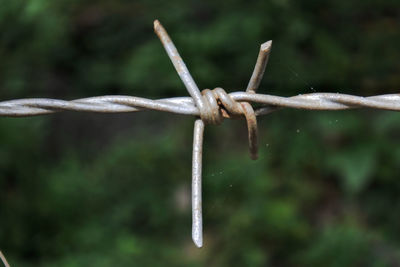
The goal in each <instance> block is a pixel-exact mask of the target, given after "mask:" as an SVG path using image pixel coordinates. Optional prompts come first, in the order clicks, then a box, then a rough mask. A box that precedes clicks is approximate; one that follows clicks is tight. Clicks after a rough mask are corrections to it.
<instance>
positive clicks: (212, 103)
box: [0, 20, 400, 247]
mask: <svg viewBox="0 0 400 267" xmlns="http://www.w3.org/2000/svg"><path fill="white" fill-rule="evenodd" d="M154 30H155V32H156V34H157V35H158V37H159V38H160V40H161V43H162V44H163V46H164V48H165V50H166V52H167V54H168V56H169V58H170V60H171V61H172V63H173V65H174V67H175V69H176V71H177V72H178V75H179V76H180V78H181V80H182V82H183V83H184V85H185V87H186V89H187V91H188V92H189V94H190V97H174V98H164V99H156V100H152V99H146V98H142V97H135V96H121V95H110V96H97V97H89V98H82V99H76V100H71V101H66V100H59V99H47V98H30V99H17V100H9V101H2V102H0V116H8V117H26V116H36V115H44V114H51V113H55V112H60V111H80V112H100V113H122V112H138V111H146V110H156V111H162V112H170V113H176V114H182V115H191V116H196V117H200V118H198V119H196V121H195V126H194V138H193V159H192V238H193V241H194V243H195V244H196V246H198V247H202V245H203V226H202V224H203V222H202V205H201V203H202V199H201V198H202V190H201V181H202V178H201V175H202V173H201V172H202V147H203V133H204V128H205V124H220V123H221V122H222V120H223V119H224V118H245V119H246V122H247V127H248V133H249V134H248V135H249V137H248V138H249V150H250V156H251V158H252V159H257V121H256V116H261V115H266V114H269V113H271V112H273V111H276V110H278V109H281V108H294V109H307V110H345V109H354V108H374V109H383V110H394V111H400V94H387V95H378V96H369V97H362V96H354V95H347V94H339V93H312V94H299V95H296V96H291V97H282V96H275V95H267V94H257V93H256V91H257V88H258V87H259V85H260V82H261V80H262V77H263V75H264V72H265V68H266V65H267V63H268V58H269V54H270V52H271V46H272V41H268V42H265V43H264V44H262V45H261V47H260V51H259V54H258V58H257V61H256V65H255V67H254V71H253V74H252V76H251V78H250V81H249V84H248V86H247V88H246V91H245V92H233V93H229V94H228V93H227V92H225V90H224V89H222V88H215V89H213V90H209V89H205V90H203V91H201V92H200V90H199V88H198V87H197V85H196V83H195V81H194V80H193V78H192V76H191V75H190V72H189V70H188V69H187V67H186V65H185V63H184V61H183V60H182V58H181V57H180V55H179V53H178V51H177V49H176V47H175V45H174V44H173V42H172V40H171V39H170V37H169V36H168V34H167V32H166V30H165V29H164V28H163V26H162V25H161V23H160V22H159V21H158V20H156V21H154ZM250 103H253V104H257V105H258V107H257V108H256V109H255V110H254V109H253V107H252V105H251V104H250Z"/></svg>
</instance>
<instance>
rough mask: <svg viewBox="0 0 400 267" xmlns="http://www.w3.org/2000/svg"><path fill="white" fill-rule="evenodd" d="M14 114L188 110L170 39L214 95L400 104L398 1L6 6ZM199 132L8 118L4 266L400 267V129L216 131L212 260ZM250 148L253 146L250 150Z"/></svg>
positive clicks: (344, 119) (275, 121)
mask: <svg viewBox="0 0 400 267" xmlns="http://www.w3.org/2000/svg"><path fill="white" fill-rule="evenodd" d="M0 3H1V8H0V58H1V60H2V64H0V99H2V100H5V99H16V98H27V97H50V98H52V97H53V98H63V99H74V98H78V97H88V96H94V95H103V94H127V95H136V96H145V97H151V98H161V97H171V96H182V95H186V94H187V93H186V91H185V89H184V86H183V85H182V83H181V81H180V80H179V79H178V76H177V74H176V73H175V71H174V70H173V67H172V64H171V63H170V62H169V60H168V58H167V56H166V54H165V52H164V50H163V48H162V46H161V44H160V42H159V41H158V39H157V37H156V36H155V35H154V33H153V31H152V21H153V20H154V19H156V18H158V19H160V21H161V22H162V23H163V24H164V26H165V27H166V28H167V30H168V31H169V33H170V35H171V37H172V39H173V40H174V41H175V42H176V45H177V47H178V49H179V50H180V51H181V54H182V56H183V58H184V59H185V61H186V63H187V65H188V67H189V68H190V70H191V72H192V75H193V77H194V78H195V80H196V82H197V83H198V85H199V86H200V87H201V88H214V87H216V86H222V87H224V88H226V89H227V90H228V91H234V90H243V88H245V86H246V83H247V82H248V79H249V77H250V74H251V72H252V68H253V64H254V63H255V59H256V55H257V53H258V46H259V44H261V43H262V42H264V41H267V40H269V39H273V40H274V44H273V49H272V54H271V57H270V62H269V65H268V68H267V72H266V77H265V79H264V80H263V82H262V86H261V89H260V92H261V93H270V94H277V95H283V96H289V95H294V94H304V93H312V92H341V93H349V94H356V95H365V96H368V95H374V94H386V93H395V92H397V90H399V87H400V75H399V72H400V60H399V58H400V49H399V47H400V35H399V25H400V2H399V1H394V0H389V1H377V0H374V1H372V0H363V1H361V0H351V1H344V0H339V1H333V0H329V1H316V0H302V1H294V0H271V1H237V0H227V1H181V0H170V1H157V0H153V1H143V0H142V1H124V0H113V1H109V0H98V1H77V0H73V1H71V0H68V1H67V0H58V1H49V0H30V1H22V0H13V1H6V0H0ZM192 123H193V118H186V117H183V116H175V115H170V114H160V113H152V112H149V113H141V114H110V115H101V114H83V113H80V114H78V113H62V114H55V115H50V116H42V117H37V118H20V119H13V118H11V119H10V118H1V119H0V140H1V146H0V249H1V250H2V251H4V253H5V255H6V256H7V258H8V260H9V261H10V263H11V264H12V266H14V265H15V266H166V265H170V266H203V265H207V266H374V267H375V266H399V265H400V255H399V252H400V232H399V228H398V227H399V224H398V222H399V220H400V194H399V192H400V179H398V176H397V175H398V173H400V146H399V145H398V143H399V136H400V126H399V125H400V115H399V114H397V113H395V112H389V111H372V110H353V111H338V112H309V111H300V110H282V111H280V112H277V113H273V114H271V115H269V116H267V117H263V118H260V120H259V130H260V134H261V136H260V159H259V160H257V161H255V162H251V161H250V160H249V159H248V156H247V150H246V144H245V141H244V140H246V135H247V133H246V131H245V125H244V122H243V121H225V122H224V124H223V125H221V126H219V127H214V126H210V127H208V128H207V131H206V137H205V139H206V140H205V151H204V161H205V162H204V186H203V188H204V189H203V190H204V192H203V194H204V196H203V201H204V207H203V209H204V221H205V225H204V229H205V247H204V248H202V249H197V248H195V247H194V245H193V244H192V242H191V238H190V225H191V215H190V175H191V174H190V165H191V159H190V156H191V142H192V140H191V138H192V136H191V134H192ZM238 140H241V141H240V142H238Z"/></svg>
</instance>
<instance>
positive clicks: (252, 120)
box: [199, 87, 258, 159]
mask: <svg viewBox="0 0 400 267" xmlns="http://www.w3.org/2000/svg"><path fill="white" fill-rule="evenodd" d="M201 94H202V105H201V106H200V107H201V108H200V107H199V112H200V118H201V120H202V121H203V122H204V123H205V124H214V125H219V124H221V123H222V121H223V120H224V118H229V119H240V118H243V117H245V119H246V121H247V128H248V136H249V148H250V157H251V158H252V159H257V157H258V155H257V151H258V149H257V119H256V115H255V113H254V109H253V107H252V106H251V105H250V104H249V103H248V102H237V101H236V100H234V99H233V98H232V97H231V96H230V95H229V94H228V93H227V92H226V91H225V90H224V89H222V88H220V87H217V88H215V89H213V90H210V89H204V90H203V91H202V92H201Z"/></svg>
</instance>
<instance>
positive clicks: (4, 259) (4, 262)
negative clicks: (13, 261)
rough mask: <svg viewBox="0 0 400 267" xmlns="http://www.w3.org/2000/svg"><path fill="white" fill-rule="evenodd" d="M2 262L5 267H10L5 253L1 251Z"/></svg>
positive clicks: (0, 258)
mask: <svg viewBox="0 0 400 267" xmlns="http://www.w3.org/2000/svg"><path fill="white" fill-rule="evenodd" d="M0 260H1V262H2V263H3V265H4V267H10V265H9V264H8V262H7V259H6V257H5V256H4V254H3V252H1V250H0Z"/></svg>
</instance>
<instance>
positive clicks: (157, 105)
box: [0, 92, 400, 117]
mask: <svg viewBox="0 0 400 267" xmlns="http://www.w3.org/2000/svg"><path fill="white" fill-rule="evenodd" d="M228 95H229V96H230V97H231V98H232V99H233V100H234V101H238V102H250V103H257V104H261V105H262V106H261V107H259V108H257V109H255V114H256V115H257V116H261V115H266V114H268V113H269V112H271V110H275V109H276V108H293V109H307V110H345V109H354V108H372V109H382V110H393V111H400V94H386V95H377V96H369V97H362V96H355V95H347V94H339V93H312V94H303V95H297V96H292V97H282V96H275V95H266V94H254V93H246V92H234V93H230V94H228ZM145 110H155V111H162V112H170V113H175V114H182V115H192V116H200V111H199V109H198V107H197V106H196V104H195V103H194V101H193V99H192V98H191V97H174V98H164V99H156V100H153V99H147V98H141V97H135V96H122V95H109V96H96V97H89V98H82V99H76V100H71V101H66V100H59V99H48V98H27V99H17V100H8V101H2V102H0V116H3V117H27V116H36V115H43V114H51V113H55V112H60V111H79V112H99V113H122V112H138V111H145Z"/></svg>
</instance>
